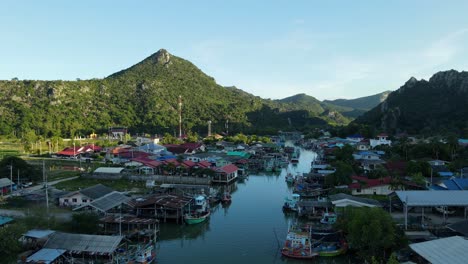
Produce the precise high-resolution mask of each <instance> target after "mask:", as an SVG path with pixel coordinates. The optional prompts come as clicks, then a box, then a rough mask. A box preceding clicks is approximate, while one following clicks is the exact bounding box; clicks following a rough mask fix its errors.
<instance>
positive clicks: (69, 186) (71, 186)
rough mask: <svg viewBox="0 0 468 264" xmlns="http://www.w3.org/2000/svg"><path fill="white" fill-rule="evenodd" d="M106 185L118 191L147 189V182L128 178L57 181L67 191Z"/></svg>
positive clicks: (58, 186) (57, 186) (57, 185)
mask: <svg viewBox="0 0 468 264" xmlns="http://www.w3.org/2000/svg"><path fill="white" fill-rule="evenodd" d="M99 183H100V184H103V185H106V186H108V187H110V188H112V189H114V190H116V191H135V192H140V191H143V190H144V189H145V182H142V181H133V182H132V181H129V180H126V179H120V180H101V179H87V178H82V177H80V178H78V179H74V180H70V181H64V182H60V183H57V184H56V185H55V188H57V189H60V190H65V191H75V190H78V189H80V188H81V189H83V188H87V187H90V186H93V185H96V184H99Z"/></svg>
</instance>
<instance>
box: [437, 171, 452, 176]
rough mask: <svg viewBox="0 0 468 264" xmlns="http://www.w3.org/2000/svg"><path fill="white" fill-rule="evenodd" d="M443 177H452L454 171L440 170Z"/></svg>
mask: <svg viewBox="0 0 468 264" xmlns="http://www.w3.org/2000/svg"><path fill="white" fill-rule="evenodd" d="M438 173H439V175H440V176H441V177H452V176H453V172H451V171H439V172H438Z"/></svg>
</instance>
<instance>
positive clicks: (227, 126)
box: [226, 119, 229, 135]
mask: <svg viewBox="0 0 468 264" xmlns="http://www.w3.org/2000/svg"><path fill="white" fill-rule="evenodd" d="M226 135H229V119H227V120H226Z"/></svg>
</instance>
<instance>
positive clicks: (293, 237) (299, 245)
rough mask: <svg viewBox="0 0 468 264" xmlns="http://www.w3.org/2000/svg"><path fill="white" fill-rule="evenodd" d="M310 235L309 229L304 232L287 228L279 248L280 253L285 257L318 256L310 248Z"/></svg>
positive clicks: (303, 257) (304, 257) (305, 257)
mask: <svg viewBox="0 0 468 264" xmlns="http://www.w3.org/2000/svg"><path fill="white" fill-rule="evenodd" d="M310 236H311V235H310V229H309V230H308V231H305V232H304V231H302V230H298V229H290V230H288V234H287V236H286V241H285V242H284V247H283V248H282V249H281V254H282V255H283V256H285V257H288V258H295V259H312V258H315V257H316V256H318V253H317V252H314V251H313V250H312V244H311V242H310Z"/></svg>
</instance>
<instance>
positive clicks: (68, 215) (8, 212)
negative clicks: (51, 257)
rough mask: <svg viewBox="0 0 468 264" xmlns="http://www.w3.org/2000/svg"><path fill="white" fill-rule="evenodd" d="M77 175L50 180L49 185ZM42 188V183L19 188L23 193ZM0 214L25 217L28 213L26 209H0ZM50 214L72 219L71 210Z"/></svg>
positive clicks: (66, 219) (59, 218) (63, 218)
mask: <svg viewBox="0 0 468 264" xmlns="http://www.w3.org/2000/svg"><path fill="white" fill-rule="evenodd" d="M77 178H78V176H75V177H70V178H65V179H60V180H56V181H51V182H49V183H48V185H49V186H53V185H55V184H57V183H59V182H64V181H70V180H74V179H77ZM42 188H43V185H42V184H39V185H36V186H32V187H29V188H25V189H21V190H20V191H21V192H23V193H30V192H34V191H38V190H41V189H42ZM15 194H18V193H17V192H15V193H13V195H15ZM9 196H10V195H5V196H4V198H8V197H9ZM0 215H3V216H11V217H25V216H28V215H29V212H28V211H23V210H14V209H0ZM50 215H51V216H53V217H55V218H56V219H57V220H59V221H70V220H71V219H72V213H71V212H66V213H54V212H51V213H50Z"/></svg>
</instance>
